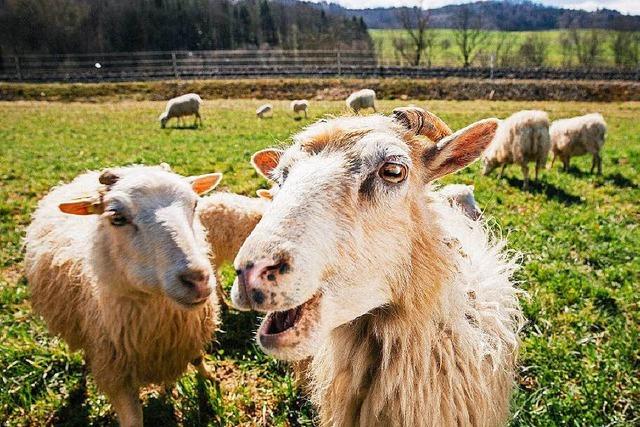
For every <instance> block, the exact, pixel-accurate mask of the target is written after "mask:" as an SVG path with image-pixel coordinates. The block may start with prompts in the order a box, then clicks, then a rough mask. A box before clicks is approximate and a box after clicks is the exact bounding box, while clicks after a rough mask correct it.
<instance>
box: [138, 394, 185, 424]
mask: <svg viewBox="0 0 640 427" xmlns="http://www.w3.org/2000/svg"><path fill="white" fill-rule="evenodd" d="M142 417H143V419H144V424H145V425H148V426H170V427H173V426H178V425H180V424H179V423H178V420H177V419H176V412H175V408H174V406H173V403H172V402H171V399H169V398H168V396H164V395H161V396H152V397H149V398H148V399H147V401H146V402H145V404H144V406H143V408H142Z"/></svg>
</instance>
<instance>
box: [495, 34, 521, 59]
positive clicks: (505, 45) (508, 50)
mask: <svg viewBox="0 0 640 427" xmlns="http://www.w3.org/2000/svg"><path fill="white" fill-rule="evenodd" d="M493 46H494V50H493V55H494V57H495V61H496V64H497V65H499V66H501V67H511V66H513V65H515V64H516V56H515V55H514V54H513V34H512V33H511V32H509V31H496V33H495V42H494V44H493Z"/></svg>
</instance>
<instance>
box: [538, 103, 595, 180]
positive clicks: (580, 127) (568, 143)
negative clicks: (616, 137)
mask: <svg viewBox="0 0 640 427" xmlns="http://www.w3.org/2000/svg"><path fill="white" fill-rule="evenodd" d="M549 132H550V134H551V152H552V153H553V158H552V159H551V166H550V167H553V164H554V162H555V161H556V157H560V160H561V161H562V165H563V170H565V171H567V170H569V162H570V160H571V157H575V156H582V155H583V154H586V153H589V154H591V155H592V156H593V160H592V161H591V173H593V170H594V169H595V168H596V166H597V167H598V175H601V174H602V156H600V150H602V146H603V145H604V137H605V134H606V133H607V124H606V123H605V121H604V118H603V117H602V115H601V114H599V113H592V114H587V115H584V116H578V117H573V118H570V119H562V120H556V121H555V122H553V123H552V124H551V128H550V129H549Z"/></svg>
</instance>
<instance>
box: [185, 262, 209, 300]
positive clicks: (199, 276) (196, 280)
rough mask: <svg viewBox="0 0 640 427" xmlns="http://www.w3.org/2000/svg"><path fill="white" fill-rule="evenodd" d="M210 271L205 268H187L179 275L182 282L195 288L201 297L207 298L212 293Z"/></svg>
mask: <svg viewBox="0 0 640 427" xmlns="http://www.w3.org/2000/svg"><path fill="white" fill-rule="evenodd" d="M209 277H210V276H209V273H208V272H206V271H203V270H199V269H197V270H195V269H194V270H187V271H185V272H183V273H181V274H179V275H178V280H180V283H181V284H182V285H183V286H184V287H186V288H188V289H190V290H193V291H194V292H195V293H196V294H197V295H198V297H199V298H206V297H208V296H209V295H210V294H211V287H210V286H209Z"/></svg>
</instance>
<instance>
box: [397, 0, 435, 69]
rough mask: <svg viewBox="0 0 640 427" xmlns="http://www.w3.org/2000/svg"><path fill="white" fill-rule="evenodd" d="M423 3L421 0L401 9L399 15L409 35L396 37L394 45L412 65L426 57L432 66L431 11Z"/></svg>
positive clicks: (432, 36)
mask: <svg viewBox="0 0 640 427" xmlns="http://www.w3.org/2000/svg"><path fill="white" fill-rule="evenodd" d="M422 5H423V2H422V1H420V2H419V3H418V5H416V6H414V7H412V8H408V7H405V8H402V9H400V11H399V12H398V14H397V17H398V20H399V21H400V23H401V24H402V28H403V29H404V30H405V33H406V35H407V36H408V37H394V39H393V47H394V48H395V50H396V52H398V53H399V54H400V55H401V56H402V58H403V59H404V60H405V61H407V62H408V63H409V64H410V65H413V66H418V65H420V63H421V62H422V60H423V58H424V59H425V60H426V62H427V66H428V67H430V66H431V50H432V47H433V43H434V34H433V32H431V31H429V19H430V18H431V12H429V11H427V10H424V9H423V8H422Z"/></svg>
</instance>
